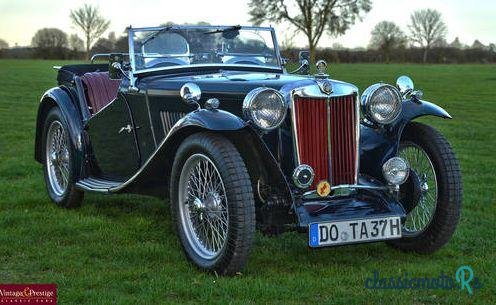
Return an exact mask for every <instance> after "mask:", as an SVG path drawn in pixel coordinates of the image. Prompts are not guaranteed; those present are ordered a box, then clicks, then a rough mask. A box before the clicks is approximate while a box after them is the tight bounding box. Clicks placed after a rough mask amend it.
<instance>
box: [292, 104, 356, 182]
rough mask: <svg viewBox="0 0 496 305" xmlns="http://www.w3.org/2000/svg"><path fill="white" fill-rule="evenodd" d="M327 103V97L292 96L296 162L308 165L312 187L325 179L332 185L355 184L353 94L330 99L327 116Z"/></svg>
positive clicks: (354, 109) (354, 113)
mask: <svg viewBox="0 0 496 305" xmlns="http://www.w3.org/2000/svg"><path fill="white" fill-rule="evenodd" d="M327 104H328V102H327V100H326V99H322V98H307V97H304V98H302V97H298V96H295V99H294V112H295V123H296V136H297V140H298V142H297V145H298V150H299V158H300V160H299V161H300V164H308V165H310V166H311V167H312V168H313V169H314V171H315V179H314V183H313V185H312V186H311V187H312V188H314V187H315V185H316V184H317V183H318V182H319V181H320V180H324V179H325V180H329V181H330V182H331V183H332V184H333V185H340V184H354V183H355V172H356V145H357V139H356V129H355V128H356V122H357V118H356V108H355V107H356V105H355V96H354V95H349V96H342V97H335V98H331V99H330V100H329V112H330V117H329V115H328V111H327ZM328 124H329V127H330V134H329V131H328ZM329 139H330V141H329ZM329 150H330V152H329ZM329 153H330V155H331V160H329ZM329 174H330V176H329Z"/></svg>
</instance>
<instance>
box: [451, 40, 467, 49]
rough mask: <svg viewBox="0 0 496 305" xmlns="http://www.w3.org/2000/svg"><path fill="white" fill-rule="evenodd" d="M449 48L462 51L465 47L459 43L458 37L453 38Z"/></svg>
mask: <svg viewBox="0 0 496 305" xmlns="http://www.w3.org/2000/svg"><path fill="white" fill-rule="evenodd" d="M449 46H450V47H452V48H455V49H460V50H461V49H463V48H465V46H464V45H463V44H462V43H461V42H460V39H459V38H458V37H456V38H455V40H453V41H452V42H451V43H450V44H449Z"/></svg>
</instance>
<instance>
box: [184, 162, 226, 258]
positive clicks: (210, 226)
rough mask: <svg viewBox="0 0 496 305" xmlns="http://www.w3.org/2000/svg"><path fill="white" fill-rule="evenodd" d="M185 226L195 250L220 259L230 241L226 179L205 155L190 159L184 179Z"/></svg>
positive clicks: (185, 169) (205, 256)
mask: <svg viewBox="0 0 496 305" xmlns="http://www.w3.org/2000/svg"><path fill="white" fill-rule="evenodd" d="M181 183H182V185H183V187H180V188H179V189H180V190H181V191H182V193H181V192H180V198H183V199H182V201H183V202H185V203H184V206H180V211H179V212H180V214H181V219H182V222H183V224H182V226H183V228H184V229H185V234H186V236H187V238H188V241H189V243H190V245H191V246H192V248H193V250H194V251H195V252H196V253H197V254H198V255H200V256H202V257H204V258H213V257H215V256H217V255H218V254H219V253H220V251H221V250H222V248H223V247H224V245H225V243H226V242H227V232H228V228H229V221H228V219H229V214H228V209H227V207H228V204H227V198H226V195H225V188H224V184H223V182H222V177H221V175H220V173H219V171H218V170H217V168H216V166H215V164H214V163H213V162H212V161H211V160H210V159H209V158H208V157H206V156H204V155H202V154H195V155H193V156H191V157H190V158H188V159H187V160H186V162H185V164H184V166H183V170H182V172H181V176H180V185H181Z"/></svg>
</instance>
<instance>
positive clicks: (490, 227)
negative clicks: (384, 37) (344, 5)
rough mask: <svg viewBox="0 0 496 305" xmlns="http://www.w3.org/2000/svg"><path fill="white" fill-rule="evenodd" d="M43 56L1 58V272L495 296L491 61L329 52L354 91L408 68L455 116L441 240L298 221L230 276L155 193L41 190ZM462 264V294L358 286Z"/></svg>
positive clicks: (111, 284)
mask: <svg viewBox="0 0 496 305" xmlns="http://www.w3.org/2000/svg"><path fill="white" fill-rule="evenodd" d="M56 64H60V62H49V61H14V60H8V61H5V60H4V61H0V230H1V231H0V283H30V282H31V283H57V284H58V294H59V300H60V302H59V303H60V304H160V303H180V302H184V303H197V302H198V303H202V304H224V303H233V304H252V303H271V304H314V303H324V304H327V303H337V304H377V303H382V302H383V301H386V300H387V301H390V303H392V304H438V303H443V304H444V303H451V304H466V303H468V304H494V303H495V302H496V299H495V293H494V291H495V288H496V283H495V277H496V274H495V271H496V269H495V261H496V260H495V254H494V253H495V250H496V249H495V242H494V236H495V233H496V230H495V220H496V219H495V212H496V209H495V205H494V203H495V200H494V194H495V192H496V187H495V186H496V183H495V182H496V178H495V176H496V175H495V174H494V171H495V169H496V162H495V159H496V156H495V145H496V141H495V140H496V133H495V131H494V128H495V126H496V125H495V124H494V121H495V120H496V115H495V108H496V103H495V96H496V66H494V65H485V66H483V65H454V66H448V65H373V64H354V65H344V64H343V65H331V67H330V74H331V76H332V77H333V78H336V79H341V80H344V81H348V82H352V83H354V84H356V85H357V86H358V87H359V88H360V90H361V91H363V90H364V89H365V88H366V86H367V85H369V84H372V83H374V82H378V81H385V82H389V83H394V81H395V78H396V77H397V76H398V75H400V74H408V75H410V76H411V77H412V78H413V80H414V81H415V84H416V87H417V88H421V89H423V90H424V93H425V94H424V97H425V99H427V100H431V101H433V102H436V103H438V104H439V105H441V106H442V107H444V108H445V109H446V110H448V112H450V113H451V115H452V116H453V120H441V119H436V118H432V119H423V121H425V122H428V123H430V124H432V125H434V126H435V127H436V128H438V129H439V130H441V131H442V132H443V133H444V134H445V135H446V137H447V138H448V139H449V140H450V142H451V143H452V145H453V147H454V149H455V151H456V153H457V156H458V158H459V160H460V162H461V166H462V172H463V182H464V193H465V196H464V204H463V211H462V217H461V221H460V224H459V226H458V229H457V231H456V233H455V235H454V236H453V239H452V240H451V242H450V243H449V244H448V245H447V246H445V247H444V248H442V249H441V250H440V251H438V252H437V253H435V254H433V255H428V256H422V255H417V254H411V253H402V252H400V251H397V250H395V249H393V248H391V247H388V246H387V245H385V244H384V243H375V244H365V245H357V246H345V247H338V248H327V249H321V250H310V249H308V248H307V245H306V243H307V237H306V235H305V234H298V233H286V234H284V235H282V236H279V237H274V238H269V237H264V236H262V235H260V234H258V233H257V236H256V238H255V243H254V245H253V251H252V253H251V257H250V260H249V262H248V265H247V267H246V269H245V270H244V272H243V274H241V275H239V276H235V277H231V278H217V277H216V276H215V275H211V274H205V273H202V272H199V271H198V270H197V269H196V268H195V267H193V266H192V265H190V264H189V263H188V262H187V261H186V259H185V258H184V256H183V254H182V253H181V250H180V246H179V243H178V240H177V239H176V236H175V235H174V233H173V231H172V226H171V220H170V215H169V210H168V206H167V204H166V203H164V202H161V201H159V200H156V199H152V198H148V197H138V196H125V195H121V196H103V195H94V194H86V195H87V196H86V198H85V201H84V204H83V206H82V207H81V208H80V209H76V210H64V209H60V208H57V207H56V206H55V205H54V204H52V203H51V202H50V201H49V199H48V197H47V195H46V192H45V185H44V182H43V175H42V167H41V165H40V164H38V163H36V162H35V161H34V159H33V142H34V132H35V118H36V111H37V105H38V101H39V98H40V96H41V95H42V93H43V92H44V91H45V90H46V89H48V88H50V87H52V86H55V72H54V71H53V70H52V69H51V66H52V65H56ZM460 265H470V266H472V267H473V269H474V271H475V275H476V276H478V277H479V279H480V281H481V282H482V283H483V285H484V288H483V289H482V290H478V291H475V294H474V295H472V296H469V295H467V293H466V292H465V291H460V290H453V291H444V290H424V291H415V290H367V289H365V288H364V280H365V279H366V278H367V277H369V276H371V275H372V271H373V270H379V272H380V274H381V275H382V276H388V277H389V276H395V277H397V276H401V275H402V274H404V272H408V273H409V274H410V275H411V276H417V277H424V276H438V275H439V274H440V273H441V272H442V271H443V272H444V273H450V274H454V272H455V270H456V269H457V268H458V267H459V266H460Z"/></svg>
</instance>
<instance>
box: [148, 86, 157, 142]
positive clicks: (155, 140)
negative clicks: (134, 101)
mask: <svg viewBox="0 0 496 305" xmlns="http://www.w3.org/2000/svg"><path fill="white" fill-rule="evenodd" d="M145 103H146V109H147V110H148V120H149V121H150V129H151V130H152V136H153V144H155V148H157V137H156V136H155V130H154V128H153V121H152V113H151V112H150V101H149V99H148V92H145Z"/></svg>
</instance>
